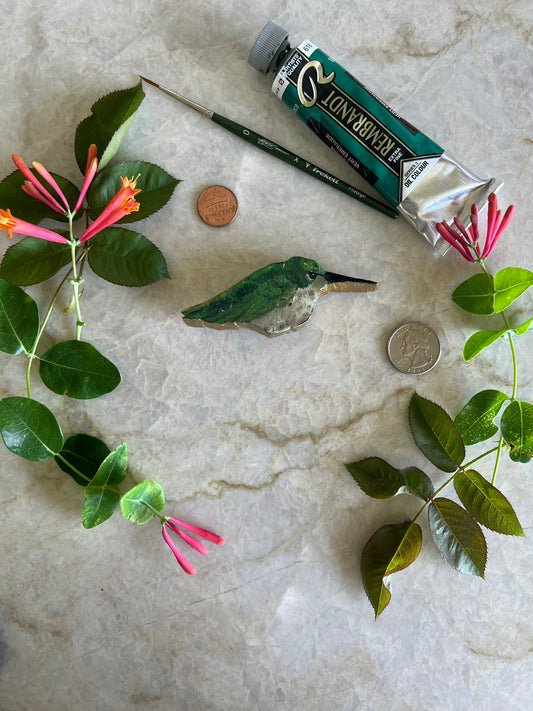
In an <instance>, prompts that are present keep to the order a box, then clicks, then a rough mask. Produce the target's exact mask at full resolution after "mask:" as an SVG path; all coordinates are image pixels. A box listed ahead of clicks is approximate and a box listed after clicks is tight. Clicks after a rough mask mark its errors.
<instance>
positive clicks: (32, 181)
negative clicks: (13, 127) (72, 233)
mask: <svg viewBox="0 0 533 711" xmlns="http://www.w3.org/2000/svg"><path fill="white" fill-rule="evenodd" d="M11 158H12V159H13V163H14V164H15V165H16V167H17V168H18V169H19V170H20V172H21V173H22V175H23V176H24V177H25V178H26V181H25V183H24V185H23V186H22V189H23V190H24V192H25V193H28V195H31V197H34V198H36V199H37V200H40V201H41V202H44V204H45V205H48V207H51V208H52V210H55V212H59V214H61V215H64V214H66V213H67V212H68V211H69V210H70V208H69V204H68V202H67V198H66V197H65V195H64V194H63V191H62V190H61V188H60V187H59V185H58V184H57V182H56V181H55V180H54V178H53V177H52V176H51V175H50V173H49V172H48V171H47V170H46V168H45V167H44V166H42V165H41V164H40V163H33V167H34V168H35V170H36V171H37V172H38V173H39V175H41V177H42V178H44V180H46V182H47V183H48V184H49V185H50V187H51V188H53V189H54V190H55V192H56V193H57V195H58V196H59V198H60V200H61V202H62V203H63V205H64V207H62V206H61V205H60V203H59V202H58V201H57V200H56V198H55V197H54V196H53V195H52V194H51V192H50V191H49V190H48V188H46V187H45V186H44V185H43V184H42V183H41V182H40V181H39V180H38V179H37V178H36V177H35V175H34V174H33V173H32V172H31V170H30V169H29V168H28V166H27V165H26V163H25V162H24V161H23V160H22V158H21V157H20V156H18V155H16V154H15V153H14V154H13V155H12V156H11Z"/></svg>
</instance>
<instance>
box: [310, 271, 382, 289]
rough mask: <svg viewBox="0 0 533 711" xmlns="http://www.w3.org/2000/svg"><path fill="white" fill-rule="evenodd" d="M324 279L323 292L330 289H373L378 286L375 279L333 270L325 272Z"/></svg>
mask: <svg viewBox="0 0 533 711" xmlns="http://www.w3.org/2000/svg"><path fill="white" fill-rule="evenodd" d="M324 279H325V280H326V284H325V285H324V287H323V289H322V293H323V294H327V293H328V292H330V291H359V292H360V291H375V290H376V289H377V288H378V283H377V282H376V281H370V280H369V279H358V278H357V277H349V276H344V275H343V274H334V273H333V272H325V273H324Z"/></svg>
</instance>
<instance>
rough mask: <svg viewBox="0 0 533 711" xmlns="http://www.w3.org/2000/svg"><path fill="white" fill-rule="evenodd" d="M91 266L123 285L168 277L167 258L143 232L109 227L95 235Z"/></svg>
mask: <svg viewBox="0 0 533 711" xmlns="http://www.w3.org/2000/svg"><path fill="white" fill-rule="evenodd" d="M88 259H89V264H90V266H91V269H92V270H93V271H94V272H95V273H96V274H98V276H99V277H102V279H106V280H107V281H110V282H112V283H113V284H119V285H120V286H146V285H147V284H153V283H154V282H156V281H159V280H160V279H167V278H168V271H167V265H166V262H165V258H164V257H163V255H162V254H161V252H160V251H159V249H158V248H157V247H156V246H155V244H153V243H152V242H150V240H148V239H146V237H143V235H140V234H137V233H136V232H132V231H131V230H123V229H121V228H120V227H108V228H107V229H106V230H103V231H102V232H100V233H99V234H97V235H95V237H93V238H92V239H91V248H90V250H89V256H88Z"/></svg>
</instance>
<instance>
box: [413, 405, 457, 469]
mask: <svg viewBox="0 0 533 711" xmlns="http://www.w3.org/2000/svg"><path fill="white" fill-rule="evenodd" d="M409 422H410V425H411V431H412V433H413V437H414V440H415V442H416V444H417V446H418V447H419V449H420V450H421V451H422V452H423V453H424V455H425V456H426V457H427V458H428V459H429V461H430V462H431V463H432V464H434V465H435V466H436V467H438V468H439V469H441V470H442V471H444V472H453V471H455V470H456V469H457V467H458V466H459V465H460V464H461V462H462V461H463V459H464V457H465V446H464V442H463V439H462V437H461V435H460V434H459V430H458V429H457V427H456V426H455V424H454V423H453V420H452V419H451V417H450V416H449V415H448V413H447V412H445V410H443V409H442V407H440V405H437V404H436V403H434V402H431V400H426V399H425V398H423V397H420V395H418V394H417V393H414V394H413V397H412V398H411V403H410V406H409Z"/></svg>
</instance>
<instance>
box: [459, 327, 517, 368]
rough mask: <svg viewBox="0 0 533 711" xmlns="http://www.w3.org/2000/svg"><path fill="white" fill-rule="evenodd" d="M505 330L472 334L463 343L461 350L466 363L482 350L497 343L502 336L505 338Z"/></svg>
mask: <svg viewBox="0 0 533 711" xmlns="http://www.w3.org/2000/svg"><path fill="white" fill-rule="evenodd" d="M506 333H507V329H504V330H503V331H477V333H473V334H472V335H471V336H470V338H469V339H468V340H467V342H466V343H465V346H464V348H463V358H464V359H465V360H466V361H469V360H472V358H475V357H476V356H477V355H479V354H480V353H481V351H482V350H484V349H485V348H488V346H490V345H491V344H492V343H494V342H495V341H497V340H498V339H499V338H501V337H502V336H505V334H506Z"/></svg>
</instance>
